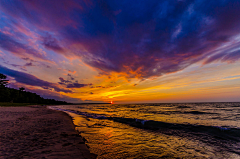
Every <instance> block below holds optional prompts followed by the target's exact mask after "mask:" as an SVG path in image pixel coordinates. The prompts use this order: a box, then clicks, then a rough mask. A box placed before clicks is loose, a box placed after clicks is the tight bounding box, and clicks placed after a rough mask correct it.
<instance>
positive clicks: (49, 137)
mask: <svg viewBox="0 0 240 159" xmlns="http://www.w3.org/2000/svg"><path fill="white" fill-rule="evenodd" d="M0 158H4V159H5V158H56V159H57V158H71V159H72V158H79V159H92V158H96V155H94V154H91V153H90V152H89V150H88V148H87V146H86V145H85V143H84V140H83V138H82V137H81V136H80V135H78V133H77V132H76V131H75V128H74V125H73V123H72V120H71V117H69V116H68V115H67V114H65V113H63V112H59V111H55V110H50V109H47V108H45V107H37V106H35V107H0Z"/></svg>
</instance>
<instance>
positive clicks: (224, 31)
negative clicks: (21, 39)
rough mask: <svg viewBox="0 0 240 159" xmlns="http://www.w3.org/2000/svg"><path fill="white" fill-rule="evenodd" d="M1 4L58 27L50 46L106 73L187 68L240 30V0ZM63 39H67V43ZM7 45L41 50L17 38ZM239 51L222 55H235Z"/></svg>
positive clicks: (47, 27)
mask: <svg viewBox="0 0 240 159" xmlns="http://www.w3.org/2000/svg"><path fill="white" fill-rule="evenodd" d="M17 4H18V5H17ZM1 6H2V7H1V8H2V9H3V11H4V12H5V14H8V15H9V16H12V17H13V18H17V19H19V20H20V19H21V20H24V21H27V22H30V23H33V24H34V25H35V26H37V27H38V28H39V30H41V31H48V32H52V33H55V34H53V35H54V36H52V35H50V34H49V36H46V37H44V38H42V42H41V43H42V45H43V46H44V47H45V48H47V49H50V50H53V51H55V52H61V54H64V55H66V56H69V54H72V55H74V56H77V57H79V58H83V60H84V62H85V63H87V64H88V65H90V66H93V67H95V68H97V69H99V70H101V71H103V72H105V73H109V72H119V73H120V72H123V73H125V74H126V75H128V77H141V78H147V77H151V76H161V75H162V74H166V73H172V72H176V71H179V70H182V69H184V68H186V67H188V66H189V65H191V64H193V63H196V62H198V61H200V60H202V59H205V58H206V57H207V56H209V55H211V54H210V53H211V52H212V51H213V50H215V49H216V48H218V47H220V46H221V45H224V44H225V43H226V42H229V41H231V38H232V37H234V36H235V35H236V34H238V33H239V32H240V20H239V19H240V10H239V8H240V3H239V1H238V0H232V1H223V0H220V1H213V2H209V1H207V0H201V1H199V0H195V1H190V0H186V1H168V0H164V1H158V0H153V1H139V2H138V3H136V2H132V1H125V0H123V1H112V0H109V1H88V2H85V1H82V2H79V3H78V2H77V1H67V2H64V3H62V2H58V1H12V2H11V1H1ZM36 6H38V7H37V8H36ZM46 6H48V7H46ZM51 6H55V7H54V8H53V7H51ZM16 7H17V8H16ZM30 13H31V14H30ZM46 14H47V15H48V16H47V17H48V18H47V19H46V18H45V17H46V16H45V15H46ZM4 36H5V35H3V37H4ZM6 38H7V37H6V36H5V39H6ZM58 39H64V42H61V43H64V45H60V44H59V41H58ZM2 41H4V39H3V40H2ZM61 41H62V40H61ZM10 45H11V46H13V47H10ZM67 45H68V47H67V48H64V47H63V46H67ZM1 46H2V48H5V49H8V50H10V51H15V52H16V50H17V49H18V48H22V49H25V50H26V52H29V53H32V54H35V52H33V51H32V50H31V49H26V48H25V47H24V46H22V45H21V44H20V43H17V42H14V41H13V40H11V39H10V40H8V43H3V44H2V45H1ZM76 46H77V47H78V48H77V49H76ZM64 50H68V51H65V52H64ZM226 53H228V52H226ZM237 54H238V53H237V52H232V53H229V54H228V55H227V56H225V53H223V54H219V55H217V56H221V55H222V57H223V56H224V57H225V59H232V57H238V55H237ZM35 55H36V56H37V54H35ZM212 61H214V60H211V59H209V60H208V62H207V63H209V62H212ZM223 61H226V60H223Z"/></svg>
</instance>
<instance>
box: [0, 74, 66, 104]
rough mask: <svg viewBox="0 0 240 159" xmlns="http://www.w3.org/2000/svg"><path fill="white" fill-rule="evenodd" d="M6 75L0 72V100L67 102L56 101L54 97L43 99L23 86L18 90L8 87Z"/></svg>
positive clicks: (48, 102)
mask: <svg viewBox="0 0 240 159" xmlns="http://www.w3.org/2000/svg"><path fill="white" fill-rule="evenodd" d="M6 78H7V76H6V75H3V74H1V73H0V102H14V103H35V104H68V103H67V102H65V101H64V102H63V101H57V100H55V99H44V98H42V97H40V95H37V94H36V93H32V92H27V91H25V88H23V87H20V88H19V90H17V89H14V88H8V87H6V85H7V84H8V83H9V81H8V80H6Z"/></svg>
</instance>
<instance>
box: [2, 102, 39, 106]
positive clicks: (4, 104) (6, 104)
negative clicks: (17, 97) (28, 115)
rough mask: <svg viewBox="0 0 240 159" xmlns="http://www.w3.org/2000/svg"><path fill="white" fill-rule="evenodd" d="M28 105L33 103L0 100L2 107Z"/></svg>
mask: <svg viewBox="0 0 240 159" xmlns="http://www.w3.org/2000/svg"><path fill="white" fill-rule="evenodd" d="M29 105H35V104H33V103H9V102H0V106H3V107H19V106H20V107H21V106H29Z"/></svg>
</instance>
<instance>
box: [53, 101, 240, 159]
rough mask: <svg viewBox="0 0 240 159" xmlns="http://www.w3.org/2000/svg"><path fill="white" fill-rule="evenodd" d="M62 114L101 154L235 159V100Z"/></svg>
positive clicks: (238, 140)
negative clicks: (70, 118) (68, 117)
mask: <svg viewBox="0 0 240 159" xmlns="http://www.w3.org/2000/svg"><path fill="white" fill-rule="evenodd" d="M51 108H52V109H58V110H61V111H64V112H66V113H68V114H69V115H70V116H72V117H73V122H74V124H75V125H76V129H77V130H78V131H79V132H80V135H81V136H83V137H84V138H85V139H86V144H87V145H88V146H89V149H90V151H91V152H92V153H95V154H97V155H98V158H99V159H102V158H109V159H115V158H136V159H141V158H234V159H236V158H240V103H179V104H175V103H174V104H173V103H172V104H171V103H170V104H159V103H156V104H86V105H66V106H52V107H51Z"/></svg>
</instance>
